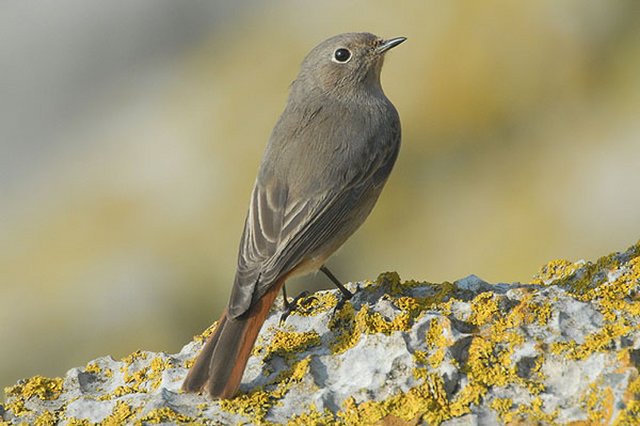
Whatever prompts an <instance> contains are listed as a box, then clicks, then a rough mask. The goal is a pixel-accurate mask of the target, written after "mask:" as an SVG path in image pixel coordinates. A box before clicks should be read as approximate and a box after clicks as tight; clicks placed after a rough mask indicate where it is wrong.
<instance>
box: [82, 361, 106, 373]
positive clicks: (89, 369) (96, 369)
mask: <svg viewBox="0 0 640 426" xmlns="http://www.w3.org/2000/svg"><path fill="white" fill-rule="evenodd" d="M84 371H85V373H92V374H95V375H98V374H100V373H101V372H102V369H101V368H100V366H99V365H98V364H96V363H95V362H90V363H89V364H87V366H86V367H85V368H84Z"/></svg>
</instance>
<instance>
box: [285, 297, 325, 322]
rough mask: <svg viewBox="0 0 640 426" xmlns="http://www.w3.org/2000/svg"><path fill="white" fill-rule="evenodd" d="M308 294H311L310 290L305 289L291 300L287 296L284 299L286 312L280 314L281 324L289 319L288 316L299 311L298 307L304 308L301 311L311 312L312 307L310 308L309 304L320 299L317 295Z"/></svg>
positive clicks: (304, 312)
mask: <svg viewBox="0 0 640 426" xmlns="http://www.w3.org/2000/svg"><path fill="white" fill-rule="evenodd" d="M307 296H309V292H308V291H306V290H305V291H303V292H302V293H300V294H299V295H297V296H296V297H294V298H293V299H292V300H291V302H289V301H288V300H287V299H286V298H285V299H284V312H283V313H282V315H281V316H280V324H281V325H282V324H284V323H285V322H286V321H287V318H289V315H291V314H292V313H294V312H296V311H298V308H302V309H300V312H302V313H303V314H309V313H311V309H310V308H309V306H308V305H309V304H310V303H311V302H313V301H314V300H318V298H317V297H315V296H311V297H307Z"/></svg>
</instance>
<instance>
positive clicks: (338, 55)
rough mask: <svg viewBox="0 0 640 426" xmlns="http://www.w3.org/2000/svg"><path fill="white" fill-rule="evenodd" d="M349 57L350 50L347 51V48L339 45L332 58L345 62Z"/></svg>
mask: <svg viewBox="0 0 640 426" xmlns="http://www.w3.org/2000/svg"><path fill="white" fill-rule="evenodd" d="M349 59H351V52H350V51H349V49H345V48H343V47H341V48H340V49H337V50H336V51H335V52H334V53H333V60H334V61H335V62H340V63H345V62H347V61H348V60H349Z"/></svg>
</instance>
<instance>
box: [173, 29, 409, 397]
mask: <svg viewBox="0 0 640 426" xmlns="http://www.w3.org/2000/svg"><path fill="white" fill-rule="evenodd" d="M405 40H406V38H405V37H395V38H390V39H383V38H380V37H378V36H375V35H373V34H370V33H344V34H339V35H336V36H333V37H331V38H329V39H327V40H325V41H323V42H321V43H320V44H318V45H317V46H316V47H315V48H313V49H312V50H311V51H310V52H309V53H308V54H307V55H306V57H305V58H304V59H303V61H302V64H301V66H300V71H299V73H298V75H297V77H296V78H295V80H294V81H293V83H291V86H290V91H289V97H288V99H287V103H286V106H285V108H284V111H283V112H282V114H281V116H280V118H279V119H278V121H277V122H276V125H275V127H274V128H273V130H272V133H271V136H270V138H269V141H268V144H267V147H266V150H265V152H264V155H263V158H262V161H261V163H260V167H259V170H258V174H257V177H256V181H255V184H254V187H253V190H252V193H251V197H250V202H249V209H248V212H247V216H246V220H245V224H244V230H243V233H242V237H241V240H240V247H239V250H238V262H237V269H236V274H235V278H234V282H233V287H232V289H231V296H230V298H229V303H228V305H227V307H226V309H225V310H224V312H223V313H222V316H221V318H220V319H219V320H218V322H217V325H216V327H215V330H214V331H213V333H212V334H211V335H210V336H209V338H208V340H207V341H206V342H205V344H204V346H203V348H202V349H201V351H200V353H199V355H198V356H197V358H196V360H195V362H194V364H193V365H192V366H191V368H190V370H189V372H188V374H187V376H186V378H185V380H184V382H183V385H182V389H183V391H184V392H190V393H204V392H206V393H207V394H208V395H209V396H210V397H211V398H213V399H229V398H232V397H234V396H235V395H236V393H237V392H238V389H239V387H240V383H241V380H242V375H243V373H244V370H245V368H246V365H247V361H248V359H249V356H250V354H251V350H252V348H253V346H254V344H255V340H256V338H257V336H258V333H259V331H260V329H261V327H262V324H263V323H264V321H265V320H266V317H267V315H268V313H269V310H270V308H271V306H272V305H273V303H274V300H275V298H276V296H277V294H278V293H279V291H280V290H281V289H282V290H283V292H284V283H285V281H286V280H287V279H289V278H291V277H294V276H299V275H303V274H306V273H309V272H313V271H316V270H319V269H320V270H322V271H323V272H325V274H327V275H328V276H329V277H330V278H331V277H332V276H333V275H332V274H331V273H330V272H328V269H327V268H326V266H325V262H326V260H327V259H328V258H329V256H331V255H332V254H333V253H334V252H335V251H336V250H337V249H338V248H339V247H340V246H342V244H343V243H344V242H345V241H346V240H347V239H348V238H349V237H350V236H351V235H352V234H353V233H354V232H355V231H356V230H357V229H358V228H359V227H360V225H362V223H363V222H364V221H365V219H366V218H367V216H369V213H370V212H371V210H372V209H373V207H374V204H375V203H376V201H377V199H378V197H379V195H380V193H381V191H382V188H383V186H384V185H385V183H386V181H387V178H388V177H389V174H390V173H391V170H392V168H393V166H394V164H395V162H396V158H397V157H398V152H399V149H400V139H401V128H400V118H399V115H398V112H397V110H396V108H395V107H394V105H393V104H392V103H391V101H390V100H389V99H388V98H387V97H386V95H385V94H384V92H383V89H382V86H381V83H380V73H381V69H382V65H383V62H384V58H385V54H386V53H387V52H388V51H389V50H390V49H392V48H394V47H396V46H398V45H399V44H401V43H403V42H404V41H405ZM332 280H333V281H334V282H337V283H338V284H339V281H337V279H335V277H333V278H332ZM345 290H346V289H345ZM347 292H348V290H347ZM349 294H350V293H349ZM345 295H346V296H348V294H346V293H345ZM287 303H288V302H287V300H286V294H285V304H287Z"/></svg>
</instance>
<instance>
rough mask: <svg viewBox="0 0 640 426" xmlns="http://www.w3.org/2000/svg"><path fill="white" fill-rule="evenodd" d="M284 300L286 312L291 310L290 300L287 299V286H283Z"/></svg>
mask: <svg viewBox="0 0 640 426" xmlns="http://www.w3.org/2000/svg"><path fill="white" fill-rule="evenodd" d="M282 299H283V300H284V310H285V311H289V310H291V305H290V304H289V299H287V286H286V284H282Z"/></svg>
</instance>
